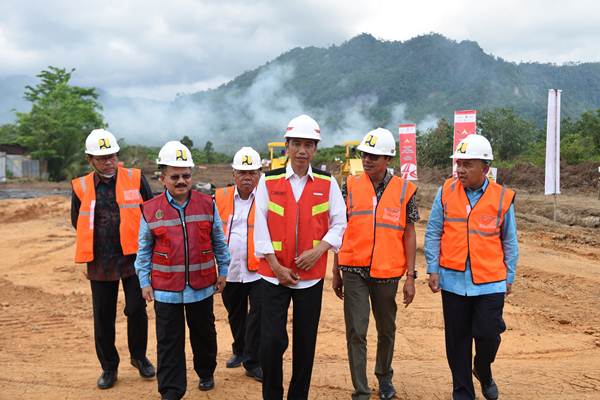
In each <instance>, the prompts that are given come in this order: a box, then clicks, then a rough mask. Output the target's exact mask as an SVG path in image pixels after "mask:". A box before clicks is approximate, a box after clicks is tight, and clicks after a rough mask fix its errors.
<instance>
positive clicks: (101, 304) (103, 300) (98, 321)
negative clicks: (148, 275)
mask: <svg viewBox="0 0 600 400" xmlns="http://www.w3.org/2000/svg"><path fill="white" fill-rule="evenodd" d="M122 281H123V292H124V293H125V310H124V313H125V315H126V316H127V345H128V346H129V354H130V356H131V357H132V358H135V359H141V358H143V357H145V356H146V346H147V344H148V314H147V313H146V301H145V300H144V298H143V297H142V291H141V290H140V282H139V280H138V277H137V275H133V276H130V277H128V278H124V279H122ZM90 285H91V287H92V307H93V312H94V341H95V344H96V355H97V356H98V360H99V361H100V365H101V366H102V369H103V370H106V371H116V370H117V369H118V367H119V361H120V359H119V353H118V352H117V348H116V347H115V320H116V318H117V299H118V297H119V281H90Z"/></svg>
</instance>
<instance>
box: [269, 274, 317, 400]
mask: <svg viewBox="0 0 600 400" xmlns="http://www.w3.org/2000/svg"><path fill="white" fill-rule="evenodd" d="M322 297H323V280H321V281H320V282H319V283H317V284H316V285H314V286H311V287H309V288H306V289H290V288H288V287H286V286H282V285H274V284H272V283H269V282H263V287H262V310H261V334H262V338H261V339H262V340H261V343H260V364H261V367H262V369H263V386H262V392H263V399H265V400H281V399H283V353H285V351H286V349H287V347H288V343H289V341H288V335H287V330H286V326H287V316H288V308H289V306H290V301H293V302H294V313H293V328H292V334H293V347H292V380H291V381H290V387H289V389H288V395H287V398H288V399H289V400H300V399H308V391H309V389H310V379H311V376H312V369H313V362H314V358H315V346H316V343H317V328H318V327H319V318H320V317H321V300H322Z"/></svg>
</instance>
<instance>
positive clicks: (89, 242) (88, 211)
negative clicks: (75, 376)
mask: <svg viewBox="0 0 600 400" xmlns="http://www.w3.org/2000/svg"><path fill="white" fill-rule="evenodd" d="M118 152H119V144H118V143H117V139H116V138H115V137H114V136H113V134H112V133H110V132H108V131H107V130H104V129H94V130H93V131H92V132H91V133H90V134H89V135H88V137H87V139H86V141H85V153H86V154H87V161H88V163H89V165H90V167H91V168H92V172H90V173H89V174H87V175H85V176H82V177H79V178H76V179H73V181H72V185H73V196H72V199H71V222H72V224H73V227H75V229H76V230H77V244H76V252H75V262H78V263H86V264H87V274H86V275H87V278H88V279H89V280H90V285H91V288H92V304H93V315H94V341H95V343H96V355H97V356H98V360H99V361H100V365H101V367H102V374H101V375H100V378H99V379H98V382H97V385H98V387H99V388H100V389H108V388H110V387H112V386H113V385H114V384H115V382H116V381H117V370H118V367H119V361H120V359H119V353H118V352H117V348H116V347H115V318H116V312H117V298H118V295H119V281H121V282H122V283H123V292H124V293H125V310H124V312H125V315H126V316H127V343H128V345H129V354H130V358H131V359H130V362H131V364H132V365H133V366H134V367H135V368H137V369H138V370H139V373H140V375H141V376H142V377H144V378H152V377H153V376H154V366H153V365H152V364H151V363H150V361H149V360H148V358H146V345H147V341H148V315H147V314H146V303H145V301H144V299H143V298H142V294H141V291H140V285H139V282H138V279H137V277H136V276H135V269H134V266H133V263H134V261H135V254H136V252H137V235H138V228H139V224H140V216H141V212H140V207H139V205H140V204H141V203H142V202H143V201H144V200H149V199H151V198H152V190H151V189H150V186H149V185H148V182H147V181H146V179H145V178H144V176H143V175H142V173H141V171H140V170H139V169H136V168H122V167H120V166H119V159H118Z"/></svg>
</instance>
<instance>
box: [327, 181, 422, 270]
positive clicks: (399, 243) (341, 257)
mask: <svg viewBox="0 0 600 400" xmlns="http://www.w3.org/2000/svg"><path fill="white" fill-rule="evenodd" d="M346 187H347V193H348V194H347V198H346V201H347V206H348V226H347V228H346V232H345V233H344V239H343V241H342V247H341V248H340V251H339V252H338V263H339V265H344V266H351V267H370V275H371V276H372V277H373V278H382V279H384V278H397V277H401V276H402V275H403V274H404V272H405V271H406V255H405V251H404V241H403V237H404V230H405V227H406V206H407V204H408V202H409V201H410V199H411V198H412V197H413V195H414V194H415V192H416V190H417V188H416V186H415V185H414V184H412V183H411V182H408V181H406V180H403V179H401V178H399V177H397V176H393V177H392V179H391V180H390V181H389V182H388V184H387V186H386V187H385V190H384V192H383V194H382V196H381V198H380V199H379V201H377V197H376V194H375V189H374V188H373V183H372V182H371V179H370V178H369V176H368V175H366V174H361V175H358V176H349V177H348V178H347V184H346Z"/></svg>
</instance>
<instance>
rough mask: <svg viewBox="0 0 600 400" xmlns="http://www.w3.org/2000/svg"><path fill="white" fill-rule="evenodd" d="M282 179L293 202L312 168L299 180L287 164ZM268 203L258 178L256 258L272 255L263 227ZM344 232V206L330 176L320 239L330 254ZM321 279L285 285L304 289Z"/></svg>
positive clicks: (335, 184)
mask: <svg viewBox="0 0 600 400" xmlns="http://www.w3.org/2000/svg"><path fill="white" fill-rule="evenodd" d="M285 179H287V180H289V182H290V185H291V186H292V192H293V193H294V198H295V199H296V202H298V200H299V199H300V196H302V192H303V191H304V186H305V185H306V182H307V180H308V179H314V176H313V172H312V167H311V166H310V165H309V166H308V173H307V174H306V175H304V176H303V177H300V176H298V175H296V173H295V172H294V170H293V169H292V167H291V165H290V164H288V165H287V166H286V169H285ZM268 204H269V193H268V192H267V186H266V184H265V176H264V175H263V176H261V178H260V181H258V186H257V188H256V202H255V210H256V211H255V212H256V214H255V219H254V253H255V254H256V256H257V257H259V258H264V254H274V253H275V251H274V250H273V244H272V243H271V234H270V233H269V227H268V225H267V212H268ZM345 230H346V203H345V202H344V198H343V197H342V192H341V190H340V187H339V185H338V183H337V181H336V180H335V178H333V177H331V187H330V190H329V230H328V231H327V233H326V234H325V236H323V239H322V240H324V241H326V242H327V243H329V244H330V245H331V248H332V249H333V251H335V252H337V251H338V250H339V248H340V247H341V245H342V238H343V237H344V231H345ZM261 277H262V278H263V279H264V280H266V281H268V282H270V283H272V284H275V285H278V284H279V280H278V279H277V278H272V277H270V276H264V275H261ZM320 280H321V279H311V280H307V281H299V282H298V283H297V284H296V285H289V286H288V287H290V288H293V289H305V288H308V287H311V286H313V285H315V284H317V283H318V282H319V281H320Z"/></svg>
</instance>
